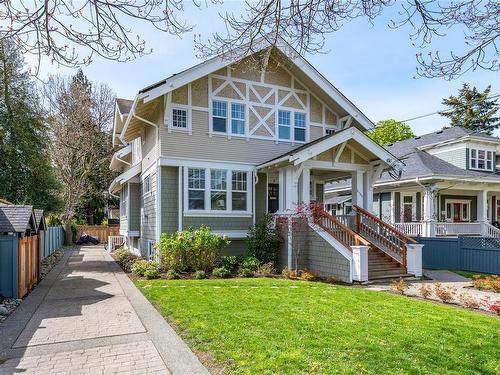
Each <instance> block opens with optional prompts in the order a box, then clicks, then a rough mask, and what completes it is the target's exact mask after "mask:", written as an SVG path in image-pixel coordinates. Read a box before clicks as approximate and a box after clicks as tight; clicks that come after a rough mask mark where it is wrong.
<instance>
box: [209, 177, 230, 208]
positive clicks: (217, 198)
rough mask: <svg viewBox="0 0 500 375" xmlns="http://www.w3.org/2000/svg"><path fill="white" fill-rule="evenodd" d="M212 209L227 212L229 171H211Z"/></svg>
mask: <svg viewBox="0 0 500 375" xmlns="http://www.w3.org/2000/svg"><path fill="white" fill-rule="evenodd" d="M210 208H211V209H212V210H224V211H225V210H227V171H226V170H225V169H212V170H210Z"/></svg>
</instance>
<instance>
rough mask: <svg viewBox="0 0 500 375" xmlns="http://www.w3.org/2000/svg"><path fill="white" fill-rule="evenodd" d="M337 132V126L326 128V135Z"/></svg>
mask: <svg viewBox="0 0 500 375" xmlns="http://www.w3.org/2000/svg"><path fill="white" fill-rule="evenodd" d="M332 134H335V128H328V127H327V128H325V135H332Z"/></svg>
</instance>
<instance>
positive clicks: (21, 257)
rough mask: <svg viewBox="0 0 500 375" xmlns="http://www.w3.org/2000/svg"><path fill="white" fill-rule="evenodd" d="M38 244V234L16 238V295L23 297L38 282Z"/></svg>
mask: <svg viewBox="0 0 500 375" xmlns="http://www.w3.org/2000/svg"><path fill="white" fill-rule="evenodd" d="M39 251H40V246H39V242H38V236H26V237H24V238H20V239H19V240H18V255H17V260H18V262H17V280H18V281H17V295H18V298H22V297H24V296H25V295H26V294H27V293H28V292H29V291H30V290H31V288H33V287H34V286H35V285H36V284H37V283H38V276H39V274H40V253H39Z"/></svg>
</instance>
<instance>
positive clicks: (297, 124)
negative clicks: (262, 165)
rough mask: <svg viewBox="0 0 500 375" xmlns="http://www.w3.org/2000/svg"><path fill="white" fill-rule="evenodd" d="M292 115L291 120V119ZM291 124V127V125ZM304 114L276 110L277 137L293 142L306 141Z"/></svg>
mask: <svg viewBox="0 0 500 375" xmlns="http://www.w3.org/2000/svg"><path fill="white" fill-rule="evenodd" d="M292 116H293V121H292ZM292 124H293V127H292ZM306 128H307V124H306V115H305V113H301V112H293V113H292V112H290V111H278V138H279V139H282V140H291V141H294V142H305V141H306Z"/></svg>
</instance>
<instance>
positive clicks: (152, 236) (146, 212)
mask: <svg viewBox="0 0 500 375" xmlns="http://www.w3.org/2000/svg"><path fill="white" fill-rule="evenodd" d="M150 176H151V193H149V194H146V195H142V199H141V202H142V215H141V252H142V254H145V253H146V251H147V243H148V241H147V240H153V241H155V240H156V183H157V178H156V177H157V176H156V172H154V173H151V174H150Z"/></svg>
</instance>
